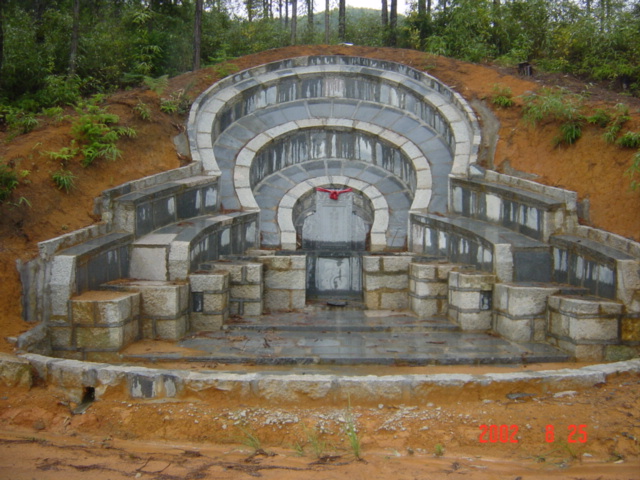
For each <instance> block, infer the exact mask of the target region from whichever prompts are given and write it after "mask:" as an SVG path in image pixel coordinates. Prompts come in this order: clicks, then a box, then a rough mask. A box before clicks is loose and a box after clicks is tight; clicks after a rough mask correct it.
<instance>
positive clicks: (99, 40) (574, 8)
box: [0, 0, 640, 129]
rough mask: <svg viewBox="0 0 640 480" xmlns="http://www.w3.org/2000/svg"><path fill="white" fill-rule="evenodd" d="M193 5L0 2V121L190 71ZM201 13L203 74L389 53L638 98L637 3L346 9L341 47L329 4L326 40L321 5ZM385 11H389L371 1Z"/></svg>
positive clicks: (209, 0)
mask: <svg viewBox="0 0 640 480" xmlns="http://www.w3.org/2000/svg"><path fill="white" fill-rule="evenodd" d="M197 3H198V2H196V0H91V1H89V0H4V1H2V2H0V26H1V29H0V52H1V55H0V74H1V75H0V104H1V105H3V107H2V111H0V116H1V117H2V118H4V121H5V122H8V121H10V120H11V118H9V117H10V116H11V115H12V114H13V115H14V116H16V115H17V116H18V117H21V118H15V119H14V120H15V121H16V122H17V121H18V120H20V121H22V122H23V124H21V127H20V128H24V129H28V128H29V126H30V122H31V120H30V119H29V117H28V116H27V117H24V114H25V112H36V111H39V110H41V109H42V108H47V107H51V106H53V105H61V104H69V103H74V102H76V101H77V99H78V98H79V97H80V96H82V95H87V94H93V93H97V92H105V91H108V90H110V89H113V88H116V87H121V86H125V85H127V84H135V83H140V82H141V81H142V80H143V79H144V78H145V77H147V78H148V77H157V76H160V75H165V74H168V75H175V74H178V73H182V72H185V71H188V70H190V69H191V68H192V66H193V65H194V64H195V61H194V59H193V52H194V43H195V40H194V33H193V32H194V21H195V18H196V7H197ZM201 3H203V12H202V17H201V18H202V20H201V22H202V28H201V31H202V34H201V35H200V36H199V38H200V48H199V51H200V60H201V61H202V64H204V65H206V64H212V63H217V62H219V61H222V60H225V59H227V58H231V57H235V56H240V55H245V54H249V53H255V52H259V51H262V50H264V49H268V48H274V47H279V46H284V45H288V44H290V43H292V42H298V43H322V42H325V41H326V40H328V41H329V42H339V41H346V42H350V43H356V44H363V45H372V46H380V45H388V44H393V43H395V44H397V45H398V46H400V47H410V48H417V49H421V50H425V51H429V52H432V53H438V54H444V55H448V56H451V57H455V58H460V59H464V60H469V61H475V62H480V61H486V60H496V61H498V62H502V63H504V64H509V65H515V64H517V63H519V62H524V61H529V62H533V63H535V64H536V65H537V67H538V68H541V69H544V70H551V71H559V72H568V73H573V74H578V75H582V76H584V77H586V78H590V79H594V80H609V81H611V82H612V84H615V85H617V87H618V88H623V89H627V90H628V91H630V92H632V93H633V94H638V92H639V91H640V0H633V1H624V0H429V1H427V0H418V1H417V3H415V4H414V6H413V11H411V12H409V15H408V16H407V17H406V18H402V17H400V19H399V20H398V21H397V23H396V22H395V21H394V22H389V21H388V18H389V16H388V13H389V12H385V14H384V15H382V16H381V11H380V10H373V9H369V10H362V9H347V10H346V19H345V29H344V35H343V36H342V37H340V38H339V33H340V29H339V28H338V26H339V23H340V22H339V19H338V12H339V11H340V10H339V9H338V8H336V7H337V6H338V5H337V1H336V0H332V2H330V3H329V7H330V9H331V15H330V16H329V17H328V18H329V22H327V24H326V26H328V29H327V30H325V15H324V14H322V13H320V12H318V11H316V13H315V15H313V16H312V17H309V16H308V15H307V12H309V11H313V9H314V6H315V9H316V10H318V9H319V8H324V7H325V5H326V3H325V2H322V4H321V5H319V3H320V2H317V1H316V3H315V4H314V2H313V0H305V1H296V2H294V1H293V0H278V1H274V0H263V1H261V2H258V1H256V0H204V1H203V2H201ZM294 3H295V4H296V5H297V8H296V11H295V15H294V10H293V4H294ZM387 3H390V4H392V5H393V2H382V4H384V5H386V4H387ZM400 13H402V12H400ZM390 18H392V19H393V18H394V15H393V14H391V17H390ZM294 19H295V20H296V21H294ZM385 19H386V20H385ZM327 31H328V32H329V35H327V33H326V32H327ZM16 108H17V109H18V110H17V113H16V110H15V109H16ZM31 123H32V122H31Z"/></svg>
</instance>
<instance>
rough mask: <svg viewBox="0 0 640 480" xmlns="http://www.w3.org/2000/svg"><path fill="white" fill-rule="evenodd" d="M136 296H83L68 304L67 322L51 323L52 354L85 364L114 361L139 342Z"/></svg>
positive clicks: (137, 302) (102, 294)
mask: <svg viewBox="0 0 640 480" xmlns="http://www.w3.org/2000/svg"><path fill="white" fill-rule="evenodd" d="M140 304H141V298H140V294H139V293H134V292H110V291H103V292H86V293H83V294H82V295H79V296H76V297H74V298H72V299H71V301H70V306H69V309H70V312H71V313H70V315H69V317H68V318H67V319H65V320H62V319H58V320H55V321H52V322H51V323H50V324H49V326H48V329H49V336H50V338H51V344H52V349H53V354H54V355H55V356H58V357H63V358H72V359H75V360H88V361H97V362H100V361H113V360H116V359H117V358H118V352H119V351H120V350H121V349H122V348H123V347H125V346H127V345H129V344H130V343H132V342H133V341H135V340H137V339H139V338H140Z"/></svg>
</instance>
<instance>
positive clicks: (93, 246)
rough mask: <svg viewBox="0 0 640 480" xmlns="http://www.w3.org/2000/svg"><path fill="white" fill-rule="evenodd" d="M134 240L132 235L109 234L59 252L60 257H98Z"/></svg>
mask: <svg viewBox="0 0 640 480" xmlns="http://www.w3.org/2000/svg"><path fill="white" fill-rule="evenodd" d="M132 240H133V235H132V234H130V233H122V232H113V233H107V234H106V235H103V236H100V237H96V238H92V239H89V240H87V241H85V242H84V243H81V244H79V245H75V246H73V247H70V248H67V249H65V250H62V251H60V252H58V255H65V256H76V257H86V256H91V255H97V254H99V253H102V252H106V251H108V250H111V249H113V248H116V247H119V246H122V245H128V244H130V243H131V241H132Z"/></svg>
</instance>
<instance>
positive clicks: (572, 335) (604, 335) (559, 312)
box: [547, 295, 623, 362]
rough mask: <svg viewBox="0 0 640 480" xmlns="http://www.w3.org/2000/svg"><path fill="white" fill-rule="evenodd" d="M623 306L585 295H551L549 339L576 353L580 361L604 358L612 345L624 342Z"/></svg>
mask: <svg viewBox="0 0 640 480" xmlns="http://www.w3.org/2000/svg"><path fill="white" fill-rule="evenodd" d="M622 311H623V305H622V304H621V303H618V302H614V301H611V300H605V299H602V298H596V297H581V296H559V295H558V296H555V295H554V296H551V297H549V310H548V317H547V341H548V342H549V343H550V344H552V345H555V346H557V347H559V348H562V349H563V350H565V351H567V352H569V353H571V354H573V355H574V356H575V358H576V360H577V361H596V362H597V361H602V360H604V359H605V356H606V349H607V346H609V345H615V344H618V343H620V320H621V316H622Z"/></svg>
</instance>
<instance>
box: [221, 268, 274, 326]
mask: <svg viewBox="0 0 640 480" xmlns="http://www.w3.org/2000/svg"><path fill="white" fill-rule="evenodd" d="M214 265H215V270H216V271H226V272H229V314H230V315H240V316H245V317H256V316H259V315H262V310H263V300H262V294H263V284H262V277H263V275H262V269H263V267H262V264H261V263H256V262H246V261H242V260H223V261H217V262H215V263H214Z"/></svg>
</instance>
